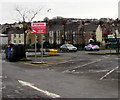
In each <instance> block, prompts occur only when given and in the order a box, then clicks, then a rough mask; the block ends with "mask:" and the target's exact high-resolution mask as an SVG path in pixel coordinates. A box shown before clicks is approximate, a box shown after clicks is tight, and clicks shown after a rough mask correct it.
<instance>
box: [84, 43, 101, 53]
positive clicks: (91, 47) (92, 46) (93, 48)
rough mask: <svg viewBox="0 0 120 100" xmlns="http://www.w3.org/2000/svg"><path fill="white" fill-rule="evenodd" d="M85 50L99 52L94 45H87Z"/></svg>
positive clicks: (97, 47)
mask: <svg viewBox="0 0 120 100" xmlns="http://www.w3.org/2000/svg"><path fill="white" fill-rule="evenodd" d="M84 49H85V50H89V51H90V50H91V51H92V50H97V51H99V50H100V47H99V46H98V45H96V44H88V45H87V46H85V47H84Z"/></svg>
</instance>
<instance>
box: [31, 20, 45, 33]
mask: <svg viewBox="0 0 120 100" xmlns="http://www.w3.org/2000/svg"><path fill="white" fill-rule="evenodd" d="M31 29H32V34H46V23H44V22H40V23H32V24H31Z"/></svg>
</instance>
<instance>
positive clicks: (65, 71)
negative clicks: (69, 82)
mask: <svg viewBox="0 0 120 100" xmlns="http://www.w3.org/2000/svg"><path fill="white" fill-rule="evenodd" d="M101 60H102V59H99V60H96V61H92V62H89V63H87V64H84V65H81V66H77V67H74V68H71V69H67V70H65V71H63V73H64V72H69V71H70V70H75V69H77V68H80V67H84V66H87V65H90V64H93V63H96V62H99V61H101Z"/></svg>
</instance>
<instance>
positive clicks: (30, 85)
mask: <svg viewBox="0 0 120 100" xmlns="http://www.w3.org/2000/svg"><path fill="white" fill-rule="evenodd" d="M18 82H19V83H21V84H22V85H24V86H28V87H31V88H33V89H35V90H37V91H39V92H42V93H44V94H45V95H47V96H49V97H51V98H60V95H57V94H55V93H51V92H48V91H45V90H42V89H40V88H38V87H35V86H33V85H32V84H31V83H28V82H25V81H21V80H18Z"/></svg>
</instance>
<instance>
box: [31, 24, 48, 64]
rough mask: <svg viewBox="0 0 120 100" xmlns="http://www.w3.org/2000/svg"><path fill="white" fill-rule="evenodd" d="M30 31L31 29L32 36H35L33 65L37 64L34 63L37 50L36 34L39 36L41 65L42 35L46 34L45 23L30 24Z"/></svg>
mask: <svg viewBox="0 0 120 100" xmlns="http://www.w3.org/2000/svg"><path fill="white" fill-rule="evenodd" d="M31 29H32V34H35V62H34V63H37V64H38V63H39V62H36V58H37V56H36V49H37V45H36V42H37V34H41V62H40V63H43V34H46V23H44V22H40V23H32V24H31Z"/></svg>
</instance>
